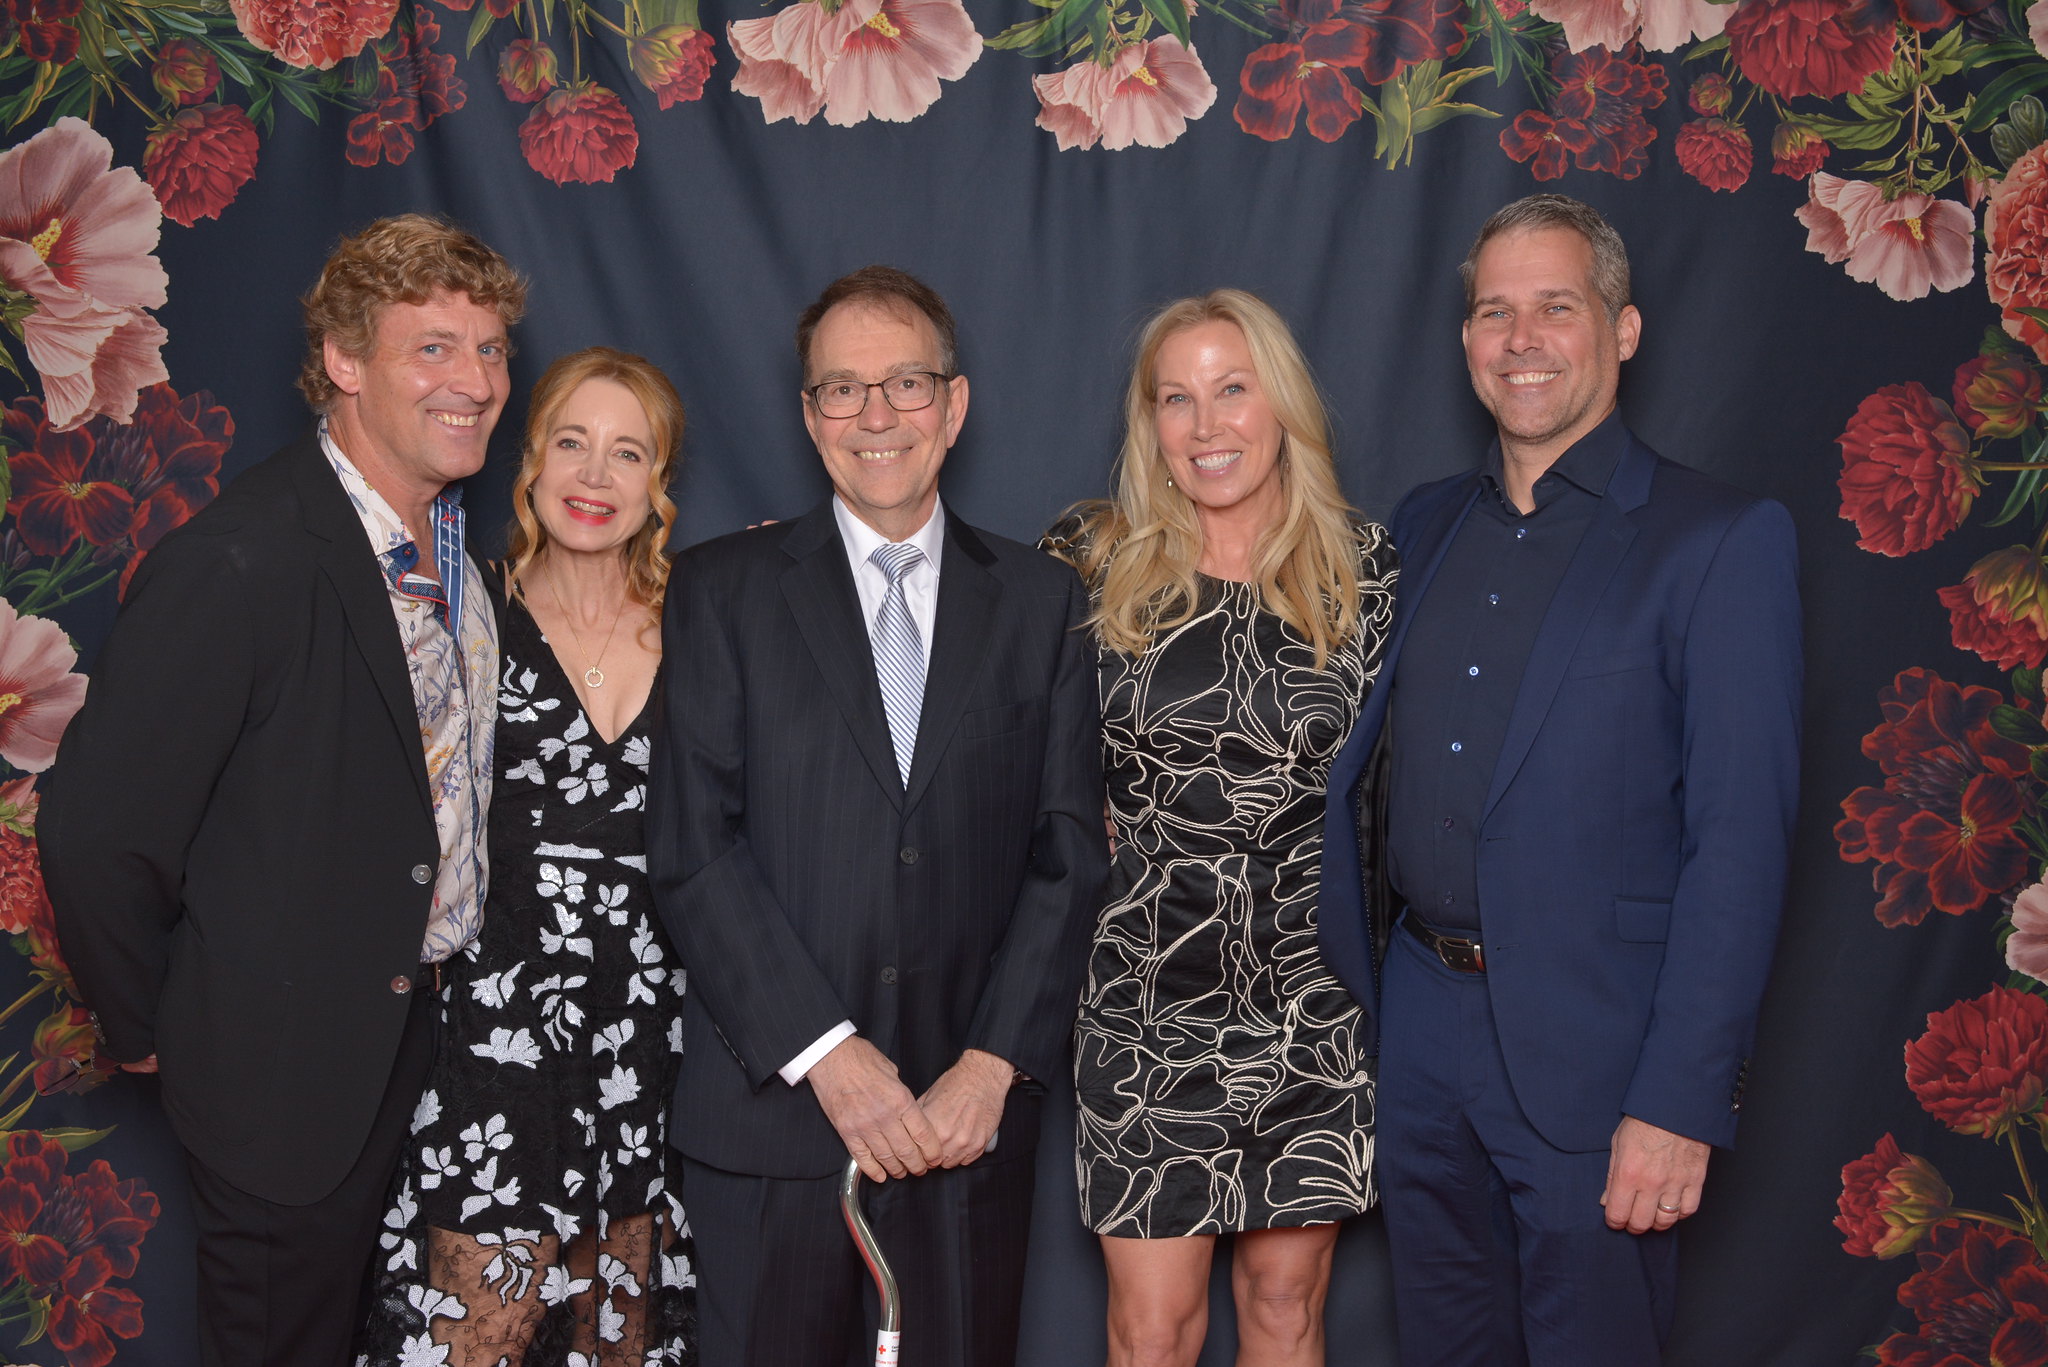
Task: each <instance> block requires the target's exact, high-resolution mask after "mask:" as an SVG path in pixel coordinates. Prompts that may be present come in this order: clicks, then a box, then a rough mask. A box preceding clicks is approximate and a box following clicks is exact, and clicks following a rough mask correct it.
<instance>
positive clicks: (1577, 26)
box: [1529, 0, 1735, 52]
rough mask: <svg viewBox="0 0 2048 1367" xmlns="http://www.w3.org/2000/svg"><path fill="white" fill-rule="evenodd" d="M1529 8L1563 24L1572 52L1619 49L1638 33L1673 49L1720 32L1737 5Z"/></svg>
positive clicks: (1651, 44)
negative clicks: (1600, 48) (1590, 49)
mask: <svg viewBox="0 0 2048 1367" xmlns="http://www.w3.org/2000/svg"><path fill="white" fill-rule="evenodd" d="M1529 7H1530V8H1531V9H1533V10H1534V11H1535V12H1536V13H1537V14H1538V15H1539V16H1540V17H1542V18H1545V19H1548V20H1550V21H1551V22H1552V23H1553V24H1561V25H1563V27H1564V41H1565V45H1566V46H1568V47H1569V48H1571V50H1572V51H1573V52H1584V51H1585V50H1586V49H1587V48H1589V47H1604V48H1606V49H1608V50H1609V51H1611V52H1619V51H1621V50H1622V49H1623V48H1625V47H1627V46H1628V45H1629V44H1630V43H1632V42H1634V41H1636V39H1637V38H1639V37H1640V38H1641V39H1642V43H1643V46H1644V47H1646V48H1649V49H1651V50H1652V51H1654V52H1675V51H1677V50H1678V49H1679V48H1681V47H1684V46H1685V45H1686V44H1687V43H1689V42H1691V41H1692V40H1693V39H1695V38H1713V37H1716V36H1717V35H1719V34H1720V32H1721V30H1722V29H1723V28H1725V27H1727V25H1728V15H1729V12H1730V11H1731V10H1733V9H1734V8H1735V7H1734V6H1733V5H1717V4H1714V3H1712V0H1533V3H1532V4H1531V5H1530V6H1529Z"/></svg>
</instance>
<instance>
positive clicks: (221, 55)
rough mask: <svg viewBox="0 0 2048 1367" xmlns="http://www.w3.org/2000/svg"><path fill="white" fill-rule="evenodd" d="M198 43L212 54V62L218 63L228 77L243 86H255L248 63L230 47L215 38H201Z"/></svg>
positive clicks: (253, 76) (254, 78)
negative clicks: (203, 45) (202, 44)
mask: <svg viewBox="0 0 2048 1367" xmlns="http://www.w3.org/2000/svg"><path fill="white" fill-rule="evenodd" d="M200 41H201V42H202V43H204V44H205V45H206V48H207V50H208V51H209V52H211V53H212V54H213V58H214V60H215V61H217V62H219V63H220V69H221V70H222V71H224V72H226V73H227V74H228V76H229V77H231V78H232V79H234V80H237V81H240V82H241V83H242V84H243V85H245V86H248V85H254V84H256V77H255V75H254V74H252V73H251V72H250V70H249V66H248V63H246V62H244V61H243V60H242V58H241V54H239V53H237V52H236V51H235V50H234V48H233V47H232V46H230V45H229V44H227V43H223V42H221V41H220V40H219V39H217V38H202V39H200Z"/></svg>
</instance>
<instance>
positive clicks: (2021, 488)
mask: <svg viewBox="0 0 2048 1367" xmlns="http://www.w3.org/2000/svg"><path fill="white" fill-rule="evenodd" d="M2043 475H2048V469H2044V468H2042V467H2040V466H2036V467H2035V468H2034V469H2032V470H2022V471H2021V472H2020V477H2019V478H2018V479H2016V480H2014V481H2013V482H2012V492H2011V493H2009V494H2007V495H2006V496H2005V506H2004V507H2003V508H2001V509H1999V510H1998V516H1997V517H1994V518H1992V519H1991V520H1990V521H1989V522H1987V523H1985V524H1984V525H1985V526H1987V527H2003V526H2004V525H2005V524H2006V523H2008V522H2010V521H2012V520H2013V519H2014V518H2016V517H2018V516H2019V515H2020V514H2021V513H2022V512H2024V511H2026V507H2027V505H2028V504H2029V503H2031V502H2033V500H2034V495H2035V493H2036V492H2038V491H2039V490H2040V488H2041V477H2042V476H2043Z"/></svg>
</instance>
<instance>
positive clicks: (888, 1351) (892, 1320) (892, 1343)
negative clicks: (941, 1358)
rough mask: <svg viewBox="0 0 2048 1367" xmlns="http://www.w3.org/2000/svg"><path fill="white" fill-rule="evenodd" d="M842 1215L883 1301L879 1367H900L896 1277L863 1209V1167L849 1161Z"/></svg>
mask: <svg viewBox="0 0 2048 1367" xmlns="http://www.w3.org/2000/svg"><path fill="white" fill-rule="evenodd" d="M839 1213H840V1214H841V1215H843V1216H845V1217H846V1232H847V1233H848V1234H851V1235H852V1236H853V1243H854V1246H855V1247H856V1248H858V1249H859V1250H860V1257H861V1261H862V1262H864V1263H866V1264H867V1265H868V1275H869V1276H871V1277H873V1278H874V1279H875V1291H876V1292H877V1293H878V1294H879V1295H880V1296H881V1298H882V1327H881V1328H880V1329H879V1330H877V1331H876V1333H875V1367H897V1359H896V1351H897V1348H898V1346H899V1345H900V1344H901V1343H902V1341H903V1334H902V1332H901V1330H902V1325H903V1305H902V1301H901V1299H900V1298H899V1297H898V1295H897V1293H896V1274H895V1273H894V1272H891V1271H890V1270H889V1260H888V1259H887V1258H885V1257H883V1256H882V1246H881V1245H880V1244H878V1243H876V1242H875V1231H874V1230H873V1229H870V1228H869V1227H868V1217H867V1216H866V1215H864V1214H862V1213H861V1208H860V1164H859V1163H857V1162H855V1161H854V1160H853V1159H851V1158H849V1159H847V1160H846V1174H845V1176H843V1177H841V1178H840V1179H839Z"/></svg>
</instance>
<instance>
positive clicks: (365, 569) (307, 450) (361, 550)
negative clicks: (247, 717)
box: [294, 437, 434, 811]
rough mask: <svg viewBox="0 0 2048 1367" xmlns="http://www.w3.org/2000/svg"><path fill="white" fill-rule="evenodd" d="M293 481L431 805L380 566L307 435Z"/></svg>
mask: <svg viewBox="0 0 2048 1367" xmlns="http://www.w3.org/2000/svg"><path fill="white" fill-rule="evenodd" d="M294 460H295V462H296V470H295V472H294V473H295V476H296V478H297V481H298V487H299V506H300V507H301V508H302V509H304V513H305V523H306V530H307V531H308V532H309V533H311V534H312V535H313V536H315V537H318V538H319V539H320V540H321V541H324V542H326V543H327V544H326V545H325V546H324V547H323V548H322V549H321V552H320V557H319V559H320V569H321V572H322V573H323V574H325V575H326V576H327V580H328V582H329V583H331V584H332V585H333V586H334V596H335V597H336V598H337V599H339V600H340V602H341V611H342V615H343V616H344V617H346V618H347V619H348V629H349V635H350V636H351V637H352V638H353V639H354V641H355V644H356V649H357V650H358V651H360V652H361V653H362V657H363V664H364V666H365V667H366V668H367V669H368V670H369V671H370V678H371V680H372V681H373V682H375V684H376V685H377V693H378V695H379V696H380V697H382V698H383V699H384V707H385V709H386V710H387V711H388V712H390V714H391V724H392V726H393V727H395V728H396V729H397V731H398V733H399V734H400V735H401V736H404V737H406V738H407V739H409V740H411V741H412V742H413V743H412V744H410V745H408V746H407V747H406V753H407V754H408V755H409V756H410V757H411V761H412V763H411V765H410V768H411V770H412V777H413V786H414V787H415V788H417V789H418V790H419V795H420V801H421V802H422V803H423V804H425V806H426V808H427V810H429V811H432V810H433V806H434V799H433V795H432V793H431V792H429V791H428V788H427V759H426V754H425V752H424V751H423V750H422V749H421V747H420V745H419V743H418V737H419V734H420V709H419V704H418V703H416V702H415V701H414V700H413V696H412V678H411V676H410V675H409V674H408V673H407V672H406V667H405V645H404V643H403V642H402V641H401V640H400V639H399V635H398V623H397V622H396V621H395V620H394V619H393V618H392V616H391V596H390V593H389V591H388V590H387V589H386V588H385V585H384V575H383V572H382V571H381V570H380V569H379V568H378V565H377V557H376V555H375V553H374V552H372V551H371V549H370V542H369V537H368V536H367V535H366V534H365V533H364V531H363V522H362V519H361V518H360V517H358V516H357V515H356V510H355V505H354V504H352V503H350V502H349V501H348V495H347V494H346V493H345V492H343V490H342V487H341V481H340V479H338V478H337V477H336V476H335V473H334V469H333V467H332V466H330V465H329V464H328V463H327V457H326V455H325V453H323V452H322V451H321V450H320V442H319V439H318V438H317V437H308V438H307V439H306V440H305V442H303V443H302V444H301V445H300V446H299V447H298V448H297V449H296V452H295V455H294Z"/></svg>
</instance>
